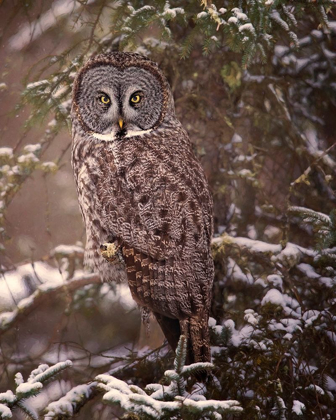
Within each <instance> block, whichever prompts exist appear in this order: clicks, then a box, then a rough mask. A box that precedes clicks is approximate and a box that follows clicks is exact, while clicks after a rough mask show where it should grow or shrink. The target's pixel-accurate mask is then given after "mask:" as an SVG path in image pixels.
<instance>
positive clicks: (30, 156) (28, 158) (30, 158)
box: [18, 153, 39, 163]
mask: <svg viewBox="0 0 336 420" xmlns="http://www.w3.org/2000/svg"><path fill="white" fill-rule="evenodd" d="M38 161H39V159H38V158H37V157H36V156H35V155H34V153H27V154H26V155H21V156H19V158H18V162H19V163H37V162H38Z"/></svg>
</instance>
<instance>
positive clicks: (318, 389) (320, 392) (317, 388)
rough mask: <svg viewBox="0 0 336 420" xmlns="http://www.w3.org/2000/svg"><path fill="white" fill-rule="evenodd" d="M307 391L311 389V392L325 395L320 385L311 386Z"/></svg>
mask: <svg viewBox="0 0 336 420" xmlns="http://www.w3.org/2000/svg"><path fill="white" fill-rule="evenodd" d="M306 389H310V390H311V391H314V392H316V393H317V394H320V395H324V391H323V389H322V388H321V387H319V386H318V385H314V384H310V385H309V386H307V387H306Z"/></svg>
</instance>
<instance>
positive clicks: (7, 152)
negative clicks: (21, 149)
mask: <svg viewBox="0 0 336 420" xmlns="http://www.w3.org/2000/svg"><path fill="white" fill-rule="evenodd" d="M13 156H14V154H13V149H12V148H11V147H0V157H7V158H12V157H13Z"/></svg>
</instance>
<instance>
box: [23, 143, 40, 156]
mask: <svg viewBox="0 0 336 420" xmlns="http://www.w3.org/2000/svg"><path fill="white" fill-rule="evenodd" d="M41 148H42V146H41V145H40V144H39V143H37V144H27V146H25V147H24V148H23V150H24V151H25V152H27V153H34V154H35V153H38V152H39V151H40V150H41Z"/></svg>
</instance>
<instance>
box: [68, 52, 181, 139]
mask: <svg viewBox="0 0 336 420" xmlns="http://www.w3.org/2000/svg"><path fill="white" fill-rule="evenodd" d="M168 117H169V118H171V117H174V105H173V100H172V96H171V92H170V88H169V85H168V82H167V80H166V78H165V77H164V75H163V73H162V72H161V71H160V70H159V68H158V66H157V64H156V63H154V62H152V61H150V60H149V59H147V58H145V57H143V56H141V55H139V54H132V53H121V52H115V53H111V54H100V55H96V56H95V57H93V58H91V59H90V60H89V61H88V62H87V63H86V64H85V66H84V67H83V68H82V69H81V70H80V71H79V73H78V75H77V78H76V80H75V83H74V87H73V107H72V119H73V120H74V119H77V120H78V121H79V123H80V124H81V126H82V129H83V130H84V131H85V132H86V133H88V134H90V135H92V136H94V137H95V138H97V139H100V140H106V141H108V140H114V139H122V138H127V137H133V136H137V135H141V134H145V133H148V132H149V131H151V130H154V129H156V128H158V127H159V126H160V124H161V123H162V122H163V121H164V120H165V119H167V118H168Z"/></svg>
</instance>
